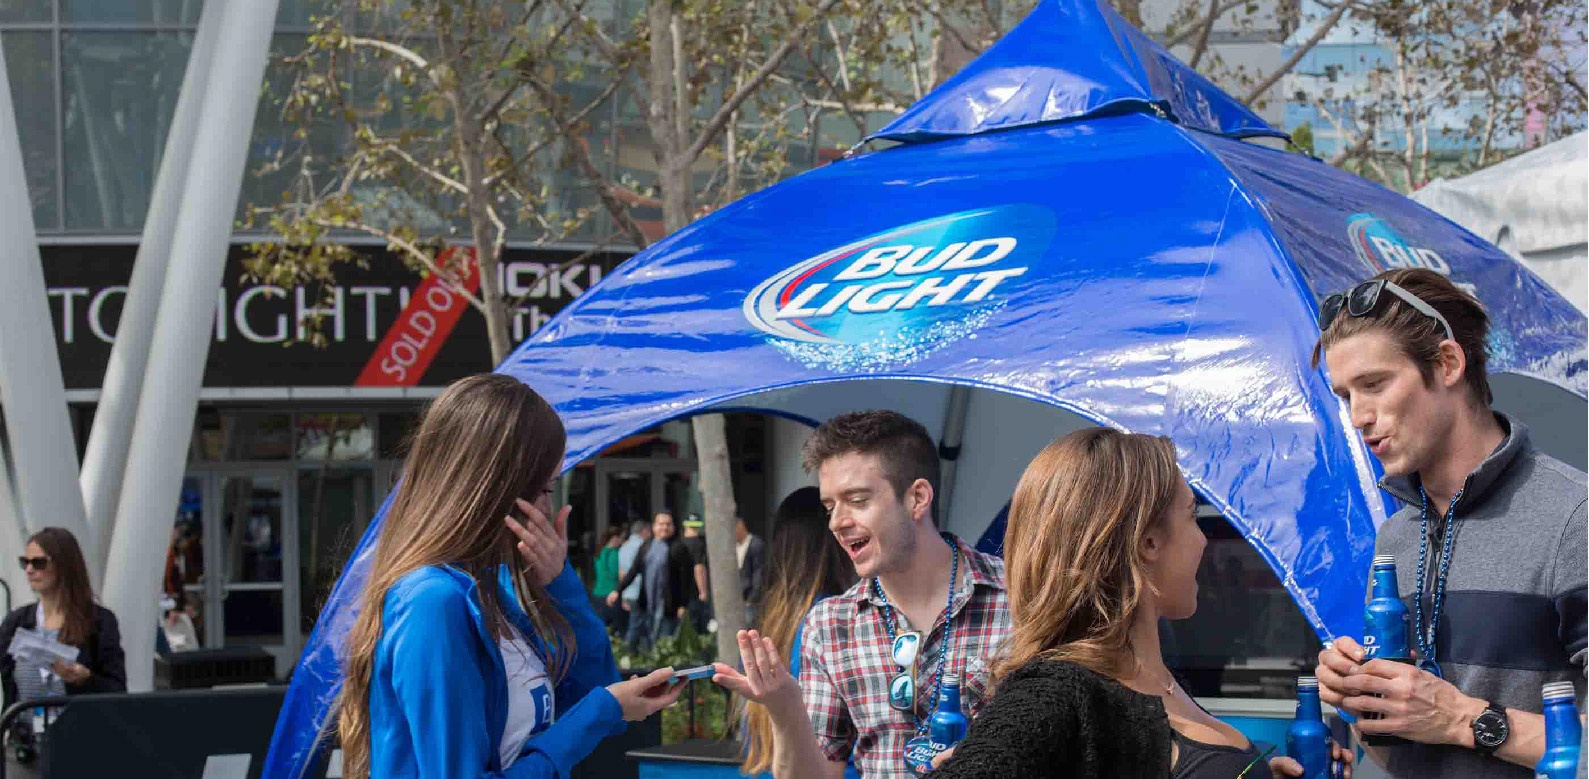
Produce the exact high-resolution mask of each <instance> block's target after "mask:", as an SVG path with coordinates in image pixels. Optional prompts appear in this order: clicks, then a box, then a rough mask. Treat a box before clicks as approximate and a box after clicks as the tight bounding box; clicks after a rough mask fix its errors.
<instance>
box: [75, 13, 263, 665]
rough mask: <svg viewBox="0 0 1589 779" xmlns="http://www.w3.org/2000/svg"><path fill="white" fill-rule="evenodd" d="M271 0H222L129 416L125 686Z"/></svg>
mask: <svg viewBox="0 0 1589 779" xmlns="http://www.w3.org/2000/svg"><path fill="white" fill-rule="evenodd" d="M276 3H277V0H232V2H228V3H226V4H225V6H224V8H225V13H224V15H223V16H222V18H221V22H220V29H219V30H218V32H217V34H216V39H215V51H216V52H218V53H222V55H221V56H217V57H215V58H214V60H215V61H214V64H213V66H212V68H211V70H210V76H209V82H208V83H207V84H206V85H205V89H204V100H203V102H202V104H201V105H202V109H201V111H200V116H199V121H198V128H197V132H196V133H195V135H194V141H193V156H192V160H191V161H190V162H189V167H188V176H187V183H186V185H185V186H184V187H183V198H182V204H181V208H180V210H179V211H178V213H177V219H176V227H175V232H174V233H173V235H172V240H171V258H170V265H169V267H168V268H167V270H166V278H165V284H164V286H163V287H162V289H161V294H160V306H159V313H158V314H157V315H156V319H155V326H154V337H153V339H152V340H151V341H150V345H149V361H148V365H147V366H146V368H145V369H144V377H143V391H142V392H141V393H139V397H138V415H137V421H136V422H135V423H134V425H133V434H132V441H131V445H130V448H129V451H128V453H127V468H126V471H125V473H124V475H123V477H122V490H121V497H120V499H119V500H118V501H117V508H116V526H115V530H114V531H113V533H112V535H111V546H110V555H109V558H108V559H107V561H106V566H105V589H104V592H105V600H106V602H107V605H109V606H110V608H111V609H112V610H114V611H115V612H116V615H117V616H118V617H120V618H121V625H122V646H123V647H124V648H125V649H126V653H127V689H128V690H130V691H133V692H140V691H144V690H148V689H151V687H152V686H153V675H154V643H155V635H154V631H155V629H156V624H157V621H158V619H159V612H158V605H157V597H158V595H159V590H160V572H161V567H162V566H163V564H164V562H165V553H166V549H167V547H168V546H169V545H170V541H171V525H172V522H173V521H174V519H175V517H176V511H177V504H178V499H179V494H180V492H181V488H182V474H183V471H184V470H185V468H186V465H187V458H186V456H185V452H186V451H187V447H188V441H189V438H190V437H191V436H192V432H193V418H194V415H195V414H196V412H197V409H198V401H199V385H200V383H201V382H202V381H203V378H204V362H205V357H206V355H207V354H208V352H209V347H210V327H211V324H212V320H213V319H214V316H215V292H216V290H217V289H218V288H219V287H220V285H221V279H222V274H223V272H224V270H225V267H226V250H227V245H228V240H229V238H230V237H231V232H232V218H233V216H234V214H235V213H236V211H237V200H238V196H239V193H240V191H241V188H242V183H243V169H244V165H245V163H246V162H247V153H248V142H249V137H250V135H251V133H252V132H253V128H254V113H255V110H256V109H257V108H258V106H259V95H260V85H261V84H262V83H263V81H264V76H265V64H266V61H267V59H268V55H269V51H270V36H271V31H272V29H273V27H274V22H275V19H276Z"/></svg>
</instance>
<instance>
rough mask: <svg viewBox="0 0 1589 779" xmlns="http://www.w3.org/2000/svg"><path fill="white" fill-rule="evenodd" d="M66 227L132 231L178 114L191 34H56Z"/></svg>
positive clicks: (144, 207) (139, 223)
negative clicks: (58, 56)
mask: <svg viewBox="0 0 1589 779" xmlns="http://www.w3.org/2000/svg"><path fill="white" fill-rule="evenodd" d="M61 42H62V43H61V70H62V77H63V79H64V80H63V83H62V85H61V86H62V99H63V100H64V101H65V106H64V113H65V128H64V136H65V137H64V144H65V145H64V149H63V152H62V153H63V156H64V158H65V162H64V170H65V173H66V227H67V228H68V229H74V228H75V229H100V230H134V229H137V228H139V227H141V226H142V224H143V217H144V212H146V211H147V210H148V209H149V193H150V191H151V189H152V188H153V187H154V179H155V175H156V174H157V173H158V171H159V169H160V154H161V151H162V150H163V148H164V146H165V140H166V135H167V133H168V132H169V130H170V126H171V116H172V114H173V113H174V112H175V110H176V101H177V95H178V93H179V91H180V90H181V88H182V75H183V72H184V70H185V69H186V67H187V58H188V50H189V48H190V47H191V46H192V43H193V35H192V34H191V33H188V32H181V33H167V32H161V33H104V32H67V33H63V34H62V35H61Z"/></svg>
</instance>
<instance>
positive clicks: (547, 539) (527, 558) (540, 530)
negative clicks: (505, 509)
mask: <svg viewBox="0 0 1589 779" xmlns="http://www.w3.org/2000/svg"><path fill="white" fill-rule="evenodd" d="M516 505H517V506H518V507H519V511H522V512H524V516H525V517H527V518H528V521H527V522H520V521H518V520H517V519H514V518H513V515H512V514H509V515H508V516H505V517H503V518H502V521H503V522H504V523H505V524H507V526H508V529H509V530H511V531H513V535H516V536H518V537H519V543H518V549H519V556H521V557H523V558H524V562H525V563H526V564H528V566H529V569H530V575H531V576H533V577H534V579H535V581H537V582H540V584H541V586H542V587H545V586H547V585H548V584H551V583H552V580H553V579H556V578H557V576H558V574H560V573H562V572H563V563H564V561H566V560H567V559H568V542H567V541H564V540H563V538H564V536H565V534H566V533H567V532H568V513H569V512H570V511H572V510H573V507H572V506H564V507H563V510H562V511H559V512H557V522H556V523H555V524H554V523H552V522H548V521H546V515H545V514H542V513H541V510H540V509H538V508H536V507H535V504H533V503H531V502H529V501H527V500H525V499H523V498H519V499H518V501H517V503H516Z"/></svg>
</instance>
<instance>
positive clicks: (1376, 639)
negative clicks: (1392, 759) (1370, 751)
mask: <svg viewBox="0 0 1589 779" xmlns="http://www.w3.org/2000/svg"><path fill="white" fill-rule="evenodd" d="M1371 576H1372V580H1371V583H1370V587H1371V589H1370V590H1369V593H1370V597H1369V599H1368V605H1367V606H1366V607H1364V608H1363V662H1365V663H1366V662H1368V661H1369V660H1390V661H1393V662H1397V663H1411V662H1412V661H1413V660H1412V649H1411V644H1410V642H1409V641H1408V640H1407V604H1405V603H1402V602H1401V592H1400V591H1399V590H1398V589H1397V586H1396V556H1395V555H1388V554H1384V555H1374V567H1373V572H1372V573H1371ZM1363 719H1379V715H1378V714H1374V713H1367V714H1364V715H1363ZM1363 743H1365V744H1368V745H1370V746H1388V745H1392V744H1405V743H1407V741H1406V739H1403V738H1400V737H1398V736H1379V735H1364V736H1363Z"/></svg>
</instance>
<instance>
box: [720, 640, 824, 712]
mask: <svg viewBox="0 0 1589 779" xmlns="http://www.w3.org/2000/svg"><path fill="white" fill-rule="evenodd" d="M739 659H740V661H741V662H743V663H744V664H745V672H744V673H740V672H739V671H736V670H734V669H733V668H730V667H729V666H727V665H724V664H723V663H714V664H713V666H714V667H715V668H716V669H717V674H716V675H714V676H713V677H712V681H713V682H715V683H717V684H719V685H722V686H723V687H725V688H727V689H729V690H731V691H733V692H735V693H738V694H739V695H740V696H741V697H743V698H745V699H747V700H752V701H755V702H757V703H759V704H761V705H763V706H766V707H767V710H768V712H769V713H771V714H773V715H774V716H777V715H779V714H783V713H792V712H795V711H799V712H800V713H801V715H802V716H804V714H805V704H804V703H803V702H802V701H801V700H800V684H799V683H798V682H796V681H795V679H794V677H793V676H790V675H789V666H788V665H787V664H785V663H784V662H783V660H782V659H781V658H779V657H778V650H777V648H776V647H774V646H773V645H772V639H770V638H767V637H766V636H763V635H761V633H759V632H757V631H755V630H741V631H739Z"/></svg>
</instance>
